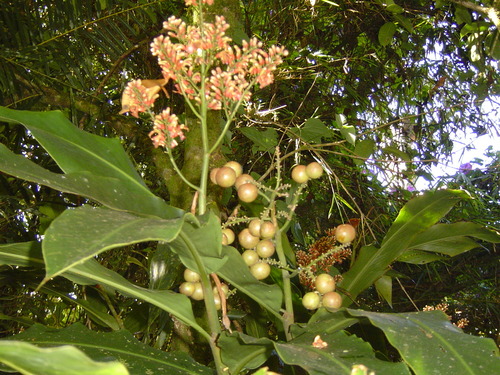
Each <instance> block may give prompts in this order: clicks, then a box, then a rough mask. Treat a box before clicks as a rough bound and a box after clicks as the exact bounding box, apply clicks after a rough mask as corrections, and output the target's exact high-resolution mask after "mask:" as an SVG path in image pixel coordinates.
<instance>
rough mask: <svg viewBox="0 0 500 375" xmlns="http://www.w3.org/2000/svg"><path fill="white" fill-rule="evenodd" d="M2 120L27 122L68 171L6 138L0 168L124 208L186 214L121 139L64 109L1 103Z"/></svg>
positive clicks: (165, 215)
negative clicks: (88, 128) (85, 127)
mask: <svg viewBox="0 0 500 375" xmlns="http://www.w3.org/2000/svg"><path fill="white" fill-rule="evenodd" d="M0 120H1V121H7V122H15V123H21V124H23V125H24V126H26V127H27V128H28V129H29V130H30V132H31V133H32V134H33V136H34V137H35V138H36V139H37V141H38V142H39V143H40V144H41V145H42V146H43V147H44V148H45V149H46V150H47V152H48V153H49V154H50V155H51V156H52V157H53V158H54V160H55V161H56V162H57V163H58V165H59V166H60V167H61V169H62V170H63V171H64V172H65V174H57V173H53V172H50V171H48V170H46V169H44V168H42V167H40V166H38V165H36V164H35V163H33V162H31V161H29V160H28V159H26V158H25V157H24V156H20V155H16V154H14V153H12V152H11V151H10V150H8V149H7V148H6V147H5V146H4V145H1V144H0V171H2V172H5V173H8V174H11V175H13V176H16V177H18V178H22V179H25V180H28V181H31V182H35V183H38V184H41V185H45V186H49V187H52V188H54V189H57V190H60V191H64V192H68V193H73V194H79V195H82V196H85V197H88V198H91V199H94V200H96V201H98V202H100V203H102V204H103V205H105V206H108V207H111V208H115V209H119V210H125V211H132V212H138V213H143V214H149V215H155V216H159V217H162V218H172V217H179V216H181V215H182V211H181V210H179V209H177V208H174V207H171V206H169V205H167V204H166V203H165V201H163V200H162V199H160V198H159V197H157V196H155V195H154V194H153V193H152V192H151V191H150V190H149V189H148V188H147V187H146V185H145V184H144V182H143V181H142V179H141V177H140V176H139V175H138V174H137V172H136V171H135V169H134V167H133V165H132V163H131V162H130V159H129V158H128V156H127V154H126V153H125V151H124V150H123V148H122V146H121V144H120V141H119V140H118V139H109V138H103V137H99V136H97V135H93V134H90V133H86V132H84V131H82V130H80V129H78V128H77V127H76V126H74V125H73V124H72V123H71V122H70V121H69V120H68V119H66V118H65V117H64V115H63V114H62V113H61V112H59V111H52V112H28V111H15V110H11V109H7V108H3V107H0Z"/></svg>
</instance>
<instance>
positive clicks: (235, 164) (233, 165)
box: [224, 161, 243, 177]
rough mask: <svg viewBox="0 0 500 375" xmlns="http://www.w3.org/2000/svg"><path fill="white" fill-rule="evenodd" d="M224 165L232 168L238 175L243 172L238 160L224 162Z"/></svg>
mask: <svg viewBox="0 0 500 375" xmlns="http://www.w3.org/2000/svg"><path fill="white" fill-rule="evenodd" d="M224 167H229V168H232V169H233V170H234V173H236V177H239V176H240V175H241V174H242V173H243V167H242V166H241V164H240V163H238V162H237V161H228V162H227V163H226V164H224Z"/></svg>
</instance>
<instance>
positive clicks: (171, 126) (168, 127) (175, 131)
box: [149, 108, 189, 148]
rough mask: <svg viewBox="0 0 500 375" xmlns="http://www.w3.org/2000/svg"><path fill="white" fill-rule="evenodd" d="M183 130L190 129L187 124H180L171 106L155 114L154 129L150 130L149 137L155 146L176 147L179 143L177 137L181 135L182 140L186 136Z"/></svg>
mask: <svg viewBox="0 0 500 375" xmlns="http://www.w3.org/2000/svg"><path fill="white" fill-rule="evenodd" d="M183 130H189V129H188V127H187V126H186V125H184V124H179V119H178V118H177V116H176V115H174V114H171V113H170V108H167V109H165V110H163V112H162V113H160V114H159V115H157V116H155V120H154V125H153V130H152V131H151V132H149V137H150V138H151V140H152V141H153V145H154V146H155V148H157V147H160V146H162V147H168V148H174V147H175V146H177V145H178V144H179V143H178V142H177V141H176V140H175V138H177V137H179V139H180V140H181V141H182V140H184V138H186V137H185V136H184V132H183Z"/></svg>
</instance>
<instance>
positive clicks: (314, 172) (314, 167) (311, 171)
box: [306, 161, 323, 178]
mask: <svg viewBox="0 0 500 375" xmlns="http://www.w3.org/2000/svg"><path fill="white" fill-rule="evenodd" d="M306 173H307V175H308V176H309V178H320V177H321V175H322V174H323V167H322V166H321V164H320V163H318V162H315V161H313V162H312V163H309V164H308V165H307V167H306Z"/></svg>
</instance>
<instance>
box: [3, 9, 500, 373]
mask: <svg viewBox="0 0 500 375" xmlns="http://www.w3.org/2000/svg"><path fill="white" fill-rule="evenodd" d="M186 3H187V4H188V5H194V6H195V8H196V10H197V20H198V21H197V24H196V26H188V25H186V24H185V23H184V22H183V21H181V20H180V19H178V18H175V17H172V18H170V19H169V20H168V21H167V22H165V24H164V27H165V29H167V30H169V33H168V34H167V36H161V37H158V38H156V39H155V41H154V42H153V53H154V54H155V55H156V56H158V61H159V65H160V67H161V69H162V73H163V79H159V80H148V81H147V80H134V81H132V82H131V83H129V84H128V85H127V88H126V89H125V91H124V94H123V97H122V111H123V112H130V113H131V114H132V115H134V116H137V117H141V116H142V117H141V118H142V119H143V120H145V121H150V122H151V123H153V128H152V130H151V132H150V133H149V136H150V138H151V139H152V141H153V144H154V145H155V147H157V148H158V151H160V150H161V149H165V153H166V154H167V155H168V159H169V161H170V163H171V167H169V169H171V170H173V171H175V178H174V177H172V180H175V181H174V182H172V185H171V186H170V187H169V192H170V193H171V194H170V201H169V202H167V201H166V200H164V199H163V198H161V197H160V196H158V195H156V194H154V193H153V192H152V191H151V190H150V189H149V188H148V186H147V184H146V182H145V181H144V180H143V176H146V175H147V172H144V171H143V167H142V166H141V165H140V164H139V165H136V166H135V165H134V163H133V162H132V161H131V160H130V158H129V156H128V155H127V153H126V152H125V150H124V149H123V147H122V145H121V143H120V141H119V140H118V139H116V138H115V139H113V138H109V137H102V136H98V135H94V134H90V133H88V132H85V131H83V130H81V129H79V128H78V127H77V126H75V124H73V123H72V122H71V121H69V120H68V119H67V117H66V116H65V115H64V114H63V113H61V112H59V111H52V112H26V111H17V110H12V109H8V108H0V119H1V120H2V121H4V122H6V123H9V124H10V125H9V126H16V124H21V125H23V126H24V127H25V128H26V129H27V130H28V132H29V136H30V137H33V138H34V139H35V140H36V142H38V144H40V145H41V146H42V147H43V149H44V150H45V152H46V153H47V154H48V155H50V157H51V158H52V159H53V161H54V162H55V163H56V165H54V164H47V165H40V164H38V163H36V161H38V160H37V159H38V158H36V157H35V158H33V157H32V155H31V154H29V152H28V151H27V150H29V145H24V147H26V149H25V150H23V151H21V152H14V151H11V150H9V148H7V147H6V146H4V145H3V144H2V145H0V156H1V158H0V170H1V171H2V172H4V173H6V174H8V175H11V176H15V177H17V178H19V179H22V180H25V181H27V182H28V183H29V184H34V185H37V186H45V187H49V188H51V189H54V190H55V191H57V192H59V193H57V195H55V196H56V197H58V198H60V199H61V200H62V201H63V202H64V203H65V204H66V205H68V206H70V207H69V208H68V209H66V210H64V211H62V212H50V211H49V210H47V211H46V212H47V213H48V214H50V215H52V217H51V218H50V219H52V220H48V221H49V222H48V223H46V229H45V230H44V231H43V232H42V233H40V234H39V235H38V236H36V237H35V238H29V241H23V242H11V243H7V244H4V245H1V246H0V262H1V264H3V265H4V266H3V268H2V269H1V270H2V274H3V275H4V277H5V278H7V277H8V276H9V275H12V274H13V273H24V276H25V280H26V282H25V286H28V285H34V286H35V288H36V292H43V293H46V294H47V295H49V296H51V298H52V299H54V300H55V301H64V302H65V303H66V304H67V306H70V305H73V306H74V305H76V306H78V309H77V310H78V311H79V312H81V313H82V314H83V313H84V314H85V315H86V316H87V319H88V320H87V325H88V326H91V327H95V329H94V330H90V329H88V328H86V327H85V326H83V325H81V324H79V323H75V324H73V325H70V326H65V324H64V321H66V322H69V321H79V319H78V317H75V316H73V317H71V309H63V312H62V314H63V315H65V316H64V317H63V318H62V319H61V318H55V321H57V322H58V323H59V327H60V328H53V327H51V326H50V324H46V325H40V324H33V325H32V326H31V327H30V328H29V329H27V330H26V331H24V332H22V333H19V334H17V335H13V336H11V337H8V338H7V339H6V340H2V341H0V361H1V362H3V363H4V364H5V366H4V367H2V371H8V372H9V371H10V372H12V371H18V372H21V373H26V374H28V373H34V372H35V373H40V374H56V373H60V372H61V371H64V372H65V373H71V374H84V373H98V374H101V373H102V374H127V373H137V374H144V373H179V374H181V373H183V374H187V373H207V374H208V373H213V372H214V371H215V372H216V373H218V374H224V373H229V374H238V373H242V372H249V371H251V370H253V369H256V368H259V367H261V366H263V365H265V366H266V367H264V368H261V369H260V370H258V372H257V373H259V374H265V373H268V369H269V368H271V370H273V371H279V372H291V371H295V370H294V369H297V368H299V367H300V368H302V369H304V370H306V371H307V372H309V373H311V374H331V373H339V374H358V373H359V374H367V373H373V372H374V373H383V374H393V373H394V374H410V373H415V374H428V373H430V372H438V373H445V372H446V373H447V372H452V373H478V374H479V373H485V372H494V369H495V368H497V367H498V364H499V357H498V349H497V348H496V346H495V344H494V342H493V341H492V340H490V339H485V338H480V337H474V336H469V335H466V334H464V333H463V332H462V331H461V330H460V329H459V328H457V327H455V326H454V325H452V324H451V323H450V322H449V320H448V318H447V317H446V315H444V314H443V313H442V312H439V311H430V312H417V313H400V314H394V313H374V312H370V311H366V310H362V309H352V308H349V306H351V305H352V304H353V303H356V300H357V297H358V296H359V295H360V294H361V293H362V292H363V291H365V290H367V289H368V288H370V287H371V286H372V285H375V287H376V289H377V291H378V292H379V293H380V294H381V295H382V296H383V298H385V299H386V300H387V301H388V302H389V303H391V298H392V297H391V290H392V288H391V285H392V284H391V283H392V275H391V266H392V265H393V264H394V263H395V262H408V263H427V262H431V261H434V260H437V259H443V258H446V257H453V256H456V255H458V254H461V253H464V252H466V251H468V250H470V249H472V248H474V247H476V246H478V245H477V243H476V242H475V241H474V240H473V239H472V238H476V239H479V240H484V241H489V242H492V243H497V242H499V241H500V237H499V235H498V234H497V233H495V232H494V231H491V230H488V229H486V228H484V227H482V226H480V225H477V224H474V223H468V222H456V223H442V222H440V221H442V219H443V218H444V217H445V215H446V214H447V213H448V212H449V211H450V210H451V209H452V208H453V207H454V206H455V205H456V204H457V203H459V202H461V201H464V200H469V199H470V197H469V195H468V194H467V193H466V192H464V191H462V190H436V191H429V192H426V193H424V194H422V195H418V196H415V197H414V198H413V199H411V200H410V201H409V202H408V203H406V204H405V205H404V206H403V207H402V208H401V209H400V210H399V213H398V215H397V217H396V218H395V220H394V221H393V223H392V225H391V226H390V228H389V230H388V231H387V233H385V235H384V236H383V239H382V240H381V241H380V243H379V244H367V245H365V246H361V247H360V248H359V250H358V251H357V253H356V254H355V255H354V256H352V254H351V252H352V249H355V250H357V247H356V246H353V244H356V241H359V236H360V231H358V234H357V236H358V238H356V237H355V232H356V230H355V228H354V226H353V225H351V224H343V225H338V226H337V227H336V228H335V229H334V230H332V231H330V232H328V233H327V235H326V236H325V237H323V238H320V239H317V240H316V241H315V242H314V243H313V244H312V245H311V247H310V249H309V252H308V253H306V252H303V253H304V254H302V253H299V252H297V251H295V250H296V246H295V245H294V244H293V243H292V244H291V243H290V242H289V238H293V237H294V236H298V235H299V234H300V233H299V232H300V231H297V230H295V235H294V236H290V235H289V234H290V233H289V232H292V231H293V228H294V225H295V224H296V221H295V216H294V215H295V210H296V208H297V205H298V203H299V201H300V200H301V199H302V198H303V197H304V193H306V192H307V191H308V189H309V187H310V186H311V185H312V184H313V183H314V182H315V181H311V179H319V178H321V176H322V174H323V173H324V170H326V171H327V175H329V176H331V175H332V173H331V170H330V169H329V167H328V165H327V164H326V163H324V161H322V160H321V159H318V160H319V161H321V163H318V162H312V163H307V165H305V164H304V165H300V164H299V165H296V166H295V167H294V168H293V170H292V169H291V168H289V166H290V165H291V164H292V163H291V162H290V159H291V156H292V155H293V154H294V153H292V154H291V155H282V153H281V150H280V148H279V147H276V146H278V145H277V144H273V142H272V140H273V139H277V137H274V134H275V133H273V131H274V130H272V129H269V130H267V134H266V135H269V137H267V136H263V134H261V132H259V131H256V132H252V131H248V130H242V132H243V134H244V135H245V136H246V137H248V138H249V139H251V140H252V141H253V144H252V147H255V148H256V149H257V150H261V151H265V152H269V153H270V154H271V155H272V160H271V162H270V165H268V168H267V170H265V171H264V172H263V173H261V174H257V173H255V172H254V173H253V174H252V175H247V174H244V173H243V172H244V171H243V168H242V167H241V165H240V164H238V163H236V162H229V163H226V162H225V161H222V160H221V158H220V153H219V152H220V147H221V145H222V143H223V142H224V141H225V140H226V139H227V134H228V131H230V130H232V129H234V119H235V116H236V114H237V113H238V111H239V110H240V107H241V106H242V104H243V103H244V102H245V101H247V100H248V99H249V98H250V93H251V89H252V88H253V87H254V86H255V84H258V85H260V86H261V87H264V86H266V85H268V84H270V83H271V82H272V80H273V73H274V70H275V69H276V66H277V65H278V64H279V63H280V62H281V56H284V55H285V54H286V53H285V51H284V49H283V48H281V47H271V49H270V50H269V51H265V50H263V49H262V46H261V44H260V43H259V42H257V41H256V40H255V39H251V40H249V41H245V42H242V46H241V47H237V46H233V45H232V44H230V39H229V38H228V37H227V36H226V35H225V30H226V27H227V25H226V24H225V22H224V19H223V18H215V17H213V22H212V23H209V22H206V19H205V16H206V15H207V13H206V11H207V9H206V8H205V4H204V3H206V4H207V5H209V4H210V3H211V1H209V0H206V1H203V2H196V1H186ZM208 9H209V8H208ZM395 13H397V12H395ZM401 22H402V21H401ZM168 80H172V81H173V82H174V84H175V89H176V91H178V92H179V93H181V94H182V97H183V98H184V100H185V103H186V106H187V108H188V111H187V112H188V113H187V114H186V116H185V117H184V119H186V120H187V119H188V118H192V119H196V121H192V122H190V123H189V124H188V125H187V126H186V125H181V116H179V117H178V116H176V115H175V114H174V113H173V111H174V110H173V109H163V110H161V111H158V110H157V109H156V108H157V107H155V102H156V101H157V100H158V99H159V95H160V94H161V93H162V92H163V88H164V86H165V85H166V83H167V81H168ZM221 120H223V121H222V125H221ZM336 126H337V128H338V129H339V131H340V133H341V134H342V135H343V137H344V138H345V140H347V141H349V140H351V141H352V140H353V129H352V128H350V127H349V126H348V125H347V124H346V123H345V118H344V117H343V116H340V115H339V116H337V117H336ZM249 129H252V128H249ZM253 130H255V129H253ZM270 130H272V131H270ZM188 131H189V133H186V132H188ZM287 131H288V134H289V135H290V136H291V137H297V135H299V137H300V139H301V140H305V141H311V142H312V141H314V140H315V139H318V138H319V139H321V138H322V137H323V136H325V137H329V136H330V135H331V129H329V128H328V127H326V126H325V125H324V123H323V122H321V121H319V120H318V119H310V120H308V121H306V122H305V123H304V126H303V127H296V128H293V127H292V128H291V129H287ZM193 134H194V136H193ZM184 137H187V139H186V145H185V148H184V150H183V151H184V153H181V152H178V147H177V146H179V147H180V145H179V142H181V141H182V140H183V139H184ZM270 141H271V142H270ZM32 142H33V144H35V142H34V141H33V140H32ZM188 142H189V143H188ZM363 147H364V146H363ZM368 148H371V146H370V147H368ZM358 153H363V154H366V152H365V151H363V150H362V149H361V150H360V149H358ZM370 154H371V152H368V153H367V155H366V156H362V157H367V156H369V155H370ZM186 155H187V156H186ZM183 157H185V159H184V160H182V159H183ZM30 159H33V160H30ZM181 162H183V164H182V166H180V165H179V163H181ZM211 167H212V168H211ZM288 171H290V172H288ZM210 180H212V182H213V185H211V186H213V189H212V188H211V186H210V185H209V181H210ZM216 185H217V186H219V187H217V186H216ZM233 185H235V186H236V190H233V189H232V186H233ZM186 186H187V187H188V188H186ZM176 189H182V191H176ZM72 195H74V196H77V197H80V198H78V199H74V198H70V197H71V196H72ZM186 197H188V198H190V199H188V200H187V199H186ZM176 206H177V207H176ZM47 207H51V206H50V205H47ZM190 207H191V210H190V212H189V211H188V210H189V208H190ZM226 212H227V214H226ZM47 216H49V215H47ZM339 216H341V214H339ZM21 221H22V220H21ZM234 231H237V232H239V234H238V235H237V236H236V235H235V233H234ZM234 237H237V238H238V246H230V245H231V244H232V243H233V241H234V239H235V238H234ZM471 237H472V238H471ZM359 242H361V241H359ZM142 243H145V244H147V250H146V251H147V252H148V258H149V265H148V267H145V268H147V269H146V270H143V271H146V276H145V277H124V276H123V275H120V274H119V273H118V272H116V269H117V268H121V267H113V263H112V262H113V261H116V259H119V258H120V253H121V252H123V253H124V254H129V252H125V251H124V249H125V248H128V249H130V248H133V246H135V245H137V244H142ZM254 248H255V250H253V249H254ZM109 253H114V254H116V255H115V258H112V257H108V256H107V254H109ZM256 254H257V255H256ZM134 259H135V258H134ZM346 259H352V264H351V265H350V267H349V269H348V270H346V271H345V272H342V271H341V268H340V264H341V263H342V262H343V261H345V260H346ZM136 260H137V259H136ZM132 263H133V264H135V265H136V266H137V265H139V267H141V266H142V267H144V265H143V263H141V262H139V261H135V262H134V261H132V260H130V263H129V264H132ZM344 264H345V263H344ZM337 267H338V268H337ZM114 268H115V269H114ZM179 269H181V270H182V273H183V276H184V281H183V282H182V283H181V282H180V281H179V279H178V278H177V277H176V275H177V273H178V272H177V271H178V270H179ZM26 270H29V271H30V275H27V272H25V271H26ZM185 270H186V271H185ZM41 272H44V273H45V275H44V276H42V277H43V279H40V278H39V276H40V275H41V274H42V273H41ZM323 274H330V276H329V277H328V276H323ZM61 277H63V278H65V279H67V280H69V281H70V283H69V284H66V285H65V284H64V283H61V284H58V283H59V282H60V281H59V280H60V279H61ZM319 280H326V282H325V283H322V284H320V283H319ZM323 284H324V285H323ZM72 285H73V286H74V289H73V291H72V292H70V293H66V292H64V291H63V290H64V288H63V286H66V287H70V286H72ZM228 285H229V286H228ZM334 289H335V290H334ZM36 292H35V293H36ZM117 292H118V293H119V295H117V294H116V293H117ZM309 293H312V294H310V295H311V296H313V299H315V301H313V302H314V303H312V304H309V303H304V305H305V306H303V305H302V303H301V297H302V296H304V298H305V295H307V294H309ZM332 293H334V294H332ZM96 297H98V298H96ZM329 297H332V298H331V299H330V298H329ZM320 301H321V302H320ZM302 302H305V301H304V300H302ZM320 303H321V305H322V306H321V307H320ZM341 305H342V307H341ZM117 307H119V309H118V310H117ZM316 309H317V312H315V313H313V314H311V312H310V311H308V310H316ZM141 315H142V317H141ZM144 316H146V318H144ZM10 318H11V319H18V320H19V321H20V322H24V323H26V324H28V325H29V324H30V323H32V322H30V321H29V319H26V320H24V321H23V319H21V318H20V317H14V316H13V317H10ZM47 323H48V322H47ZM153 323H154V325H155V326H156V327H158V330H157V331H153V330H152V329H151V325H152V324H153ZM97 327H99V328H97ZM233 330H234V332H233ZM106 331H112V332H106ZM181 331H183V332H184V336H182V333H181ZM174 332H175V336H178V337H181V336H182V339H183V341H184V344H187V345H186V346H187V347H183V348H181V349H183V351H184V353H183V352H180V351H175V352H174V351H173V352H166V351H164V350H160V349H162V348H165V347H168V345H169V344H168V341H169V340H168V339H167V337H166V336H167V335H173V334H174ZM134 336H135V337H134ZM151 336H153V337H151ZM138 338H139V339H141V341H142V342H141V341H139V340H138ZM179 341H180V340H178V342H179ZM147 344H151V345H152V346H155V347H156V348H155V349H154V348H151V347H150V346H149V345H147ZM61 345H62V346H61ZM68 345H70V346H68ZM199 345H205V346H208V347H209V348H210V353H211V354H210V355H209V356H204V355H203V353H200V350H193V347H195V348H196V346H199ZM471 348H474V349H473V350H471ZM193 358H194V359H196V360H197V361H194V360H193ZM110 359H112V360H111V361H110ZM120 362H121V363H120ZM61 369H63V370H61Z"/></svg>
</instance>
